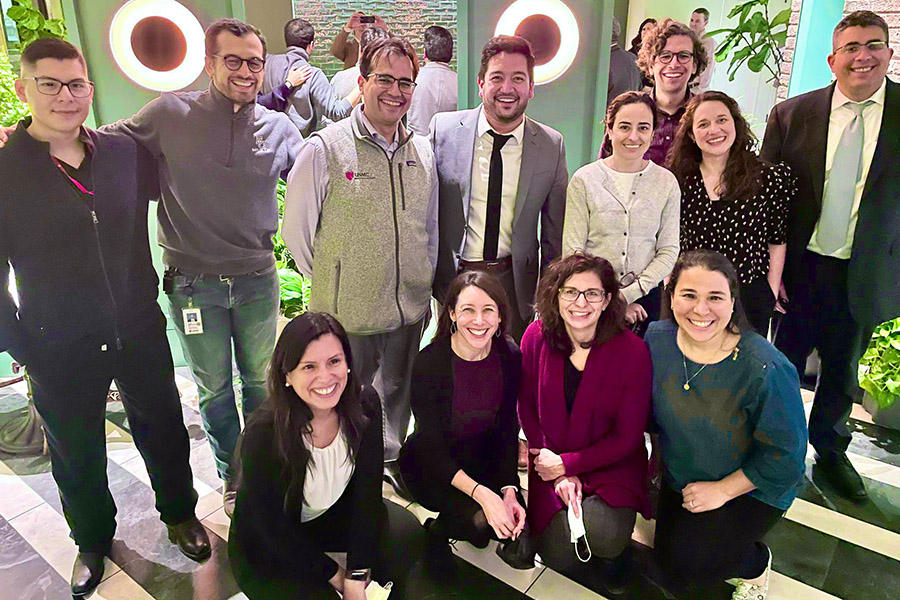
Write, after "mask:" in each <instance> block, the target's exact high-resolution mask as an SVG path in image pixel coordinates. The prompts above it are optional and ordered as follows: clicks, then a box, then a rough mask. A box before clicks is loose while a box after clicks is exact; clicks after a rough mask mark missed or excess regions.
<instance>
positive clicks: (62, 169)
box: [50, 156, 94, 196]
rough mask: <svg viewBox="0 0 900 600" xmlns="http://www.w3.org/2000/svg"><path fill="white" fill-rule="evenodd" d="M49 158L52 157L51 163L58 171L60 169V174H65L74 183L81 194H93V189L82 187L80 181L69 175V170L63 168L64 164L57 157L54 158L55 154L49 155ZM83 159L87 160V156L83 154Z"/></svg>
mask: <svg viewBox="0 0 900 600" xmlns="http://www.w3.org/2000/svg"><path fill="white" fill-rule="evenodd" d="M50 158H52V159H53V164H55V165H56V167H57V168H58V169H59V170H60V171H62V174H63V175H65V176H66V177H67V178H68V179H69V181H71V182H72V185H74V186H75V187H76V188H77V189H78V191H79V192H81V193H82V194H87V195H88V196H93V195H94V190H89V189H87V188H86V187H84V186H83V185H81V182H79V181H77V180H76V179H75V178H74V177H72V176H71V175H69V172H68V171H66V168H65V167H64V166H62V163H60V162H59V159H58V158H56V157H55V156H51V157H50ZM84 159H85V160H88V157H87V156H85V157H84Z"/></svg>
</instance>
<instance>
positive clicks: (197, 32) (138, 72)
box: [109, 0, 203, 91]
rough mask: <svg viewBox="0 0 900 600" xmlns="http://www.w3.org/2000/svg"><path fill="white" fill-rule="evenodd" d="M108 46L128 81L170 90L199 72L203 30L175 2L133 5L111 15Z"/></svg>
mask: <svg viewBox="0 0 900 600" xmlns="http://www.w3.org/2000/svg"><path fill="white" fill-rule="evenodd" d="M109 45H110V49H111V50H112V54H113V58H114V59H115V61H116V64H117V65H118V66H119V68H120V69H121V70H122V72H123V73H124V74H125V76H126V77H128V78H129V79H131V80H132V81H134V82H135V83H137V84H138V85H141V86H143V87H145V88H148V89H151V90H155V91H172V90H178V89H181V88H183V87H185V86H187V85H189V84H191V83H192V82H193V81H194V80H195V79H196V78H197V76H198V75H200V72H201V71H202V70H203V28H202V27H201V25H200V22H199V21H198V20H197V17H195V16H194V15H193V13H191V11H190V10H188V9H187V8H185V6H184V5H182V4H180V3H179V2H176V1H175V0H131V1H130V2H127V3H126V4H125V5H123V6H122V7H121V8H120V9H119V11H118V12H117V13H116V14H115V16H114V17H113V20H112V24H111V25H110V28H109Z"/></svg>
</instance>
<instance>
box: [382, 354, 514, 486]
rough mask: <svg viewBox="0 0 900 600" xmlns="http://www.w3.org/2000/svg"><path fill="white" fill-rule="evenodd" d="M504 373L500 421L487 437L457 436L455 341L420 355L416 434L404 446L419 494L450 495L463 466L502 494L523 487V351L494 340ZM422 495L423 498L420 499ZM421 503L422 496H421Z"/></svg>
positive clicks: (413, 401) (405, 463)
mask: <svg viewBox="0 0 900 600" xmlns="http://www.w3.org/2000/svg"><path fill="white" fill-rule="evenodd" d="M494 344H495V345H496V347H497V350H498V351H499V353H500V365H501V367H500V368H501V370H502V372H503V400H502V402H501V405H500V410H499V412H498V413H497V419H496V421H495V423H494V425H493V427H492V428H491V429H489V430H488V431H487V432H486V433H484V434H483V435H482V436H480V438H481V439H466V440H456V439H454V438H453V436H452V435H451V434H450V430H449V428H450V423H452V421H453V416H452V414H451V411H452V408H453V363H452V359H453V349H452V348H451V347H450V339H449V338H444V339H440V340H437V341H434V342H432V343H431V344H429V345H428V346H427V347H426V348H424V349H423V350H422V351H421V352H419V354H418V355H417V356H416V360H415V363H414V364H413V370H412V380H411V383H410V406H411V407H412V412H413V415H414V416H415V420H416V430H415V432H414V433H413V434H412V435H411V436H410V437H409V439H408V440H406V443H405V444H404V445H403V448H402V449H401V450H400V458H399V466H400V469H401V472H402V473H403V477H404V479H405V480H406V482H407V484H408V485H409V487H410V490H411V491H412V492H413V495H417V492H421V494H418V495H422V494H424V495H426V496H431V495H432V494H434V493H438V494H443V493H445V491H446V489H447V487H448V486H450V482H451V480H452V479H453V476H454V475H456V472H457V471H459V470H460V469H463V471H466V473H467V474H468V475H469V476H470V477H472V478H474V479H475V480H476V481H479V477H483V478H484V479H485V481H479V483H483V484H484V485H487V486H488V487H492V489H494V491H495V492H497V493H499V492H500V488H501V487H505V486H507V485H513V486H516V487H518V485H519V476H518V472H517V467H516V460H517V453H518V446H517V445H516V438H517V435H518V431H519V425H518V417H517V414H516V403H517V398H518V394H519V381H520V379H521V373H522V353H521V352H520V351H519V349H518V347H517V346H516V344H515V343H514V342H513V341H512V339H511V338H508V337H507V338H504V339H502V340H494ZM418 499H419V498H417V500H418ZM420 501H421V500H420Z"/></svg>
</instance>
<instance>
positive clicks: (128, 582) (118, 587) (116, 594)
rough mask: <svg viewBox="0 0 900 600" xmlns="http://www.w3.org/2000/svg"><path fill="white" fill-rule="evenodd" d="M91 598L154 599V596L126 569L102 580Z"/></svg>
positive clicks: (108, 599)
mask: <svg viewBox="0 0 900 600" xmlns="http://www.w3.org/2000/svg"><path fill="white" fill-rule="evenodd" d="M90 598H91V600H153V596H151V595H150V594H149V593H148V592H147V591H146V590H145V589H144V588H142V587H141V586H140V585H138V584H137V582H136V581H135V580H134V579H132V578H131V577H129V576H128V573H126V572H125V571H118V572H117V573H115V574H114V575H113V576H112V577H109V578H107V579H105V580H104V581H102V582H101V583H100V585H98V586H97V590H96V591H95V592H94V593H93V594H91V596H90Z"/></svg>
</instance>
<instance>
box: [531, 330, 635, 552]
mask: <svg viewBox="0 0 900 600" xmlns="http://www.w3.org/2000/svg"><path fill="white" fill-rule="evenodd" d="M521 348H522V384H521V387H520V388H519V422H520V423H521V424H522V429H523V430H524V431H525V436H526V437H527V438H528V446H529V447H530V448H548V449H550V450H552V451H553V452H555V453H556V454H559V455H560V456H561V457H562V460H563V464H564V465H565V467H566V475H577V476H578V478H579V479H580V480H581V482H582V484H583V497H585V498H586V497H588V496H589V495H591V494H597V495H598V496H600V498H602V499H603V501H604V502H606V503H607V504H609V505H610V506H613V507H621V506H627V507H630V508H633V509H635V510H637V511H639V512H640V513H641V514H642V515H644V516H645V517H649V514H650V502H649V499H648V497H647V451H646V448H645V446H644V430H645V428H646V425H647V419H648V417H649V414H650V405H651V392H652V363H651V362H650V352H649V351H648V350H647V346H646V345H644V342H643V340H641V339H640V338H639V337H637V336H636V335H634V334H633V333H632V332H631V331H628V330H626V331H623V332H622V333H619V334H618V335H616V336H615V337H613V338H612V339H611V340H609V341H607V342H606V343H604V344H602V345H601V346H600V347H599V348H592V349H591V352H590V354H589V355H588V359H587V363H586V364H585V367H584V372H583V373H582V376H581V383H580V385H579V386H578V392H577V394H576V395H575V404H574V405H573V406H572V413H571V415H570V414H569V412H568V410H567V409H566V399H565V394H564V390H563V387H564V386H563V372H564V368H565V363H563V361H564V360H568V358H567V357H565V356H563V355H562V354H560V353H558V352H555V351H553V350H551V348H550V346H549V345H548V344H547V342H546V341H545V340H544V336H543V329H542V325H541V322H540V321H536V322H534V323H532V324H531V325H530V326H529V327H528V329H527V330H526V331H525V335H524V336H523V337H522V346H521ZM532 458H533V457H531V456H529V470H528V520H529V524H530V526H531V529H532V531H533V532H535V533H538V534H539V533H541V531H543V530H544V528H545V527H546V526H547V524H548V523H549V522H550V518H551V517H552V516H553V515H554V513H556V511H558V510H560V509H563V508H565V504H563V502H562V500H560V499H559V496H557V495H556V492H554V490H553V482H552V481H544V480H542V479H541V478H540V476H539V475H538V474H537V472H536V471H535V470H534V463H533V460H532Z"/></svg>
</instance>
